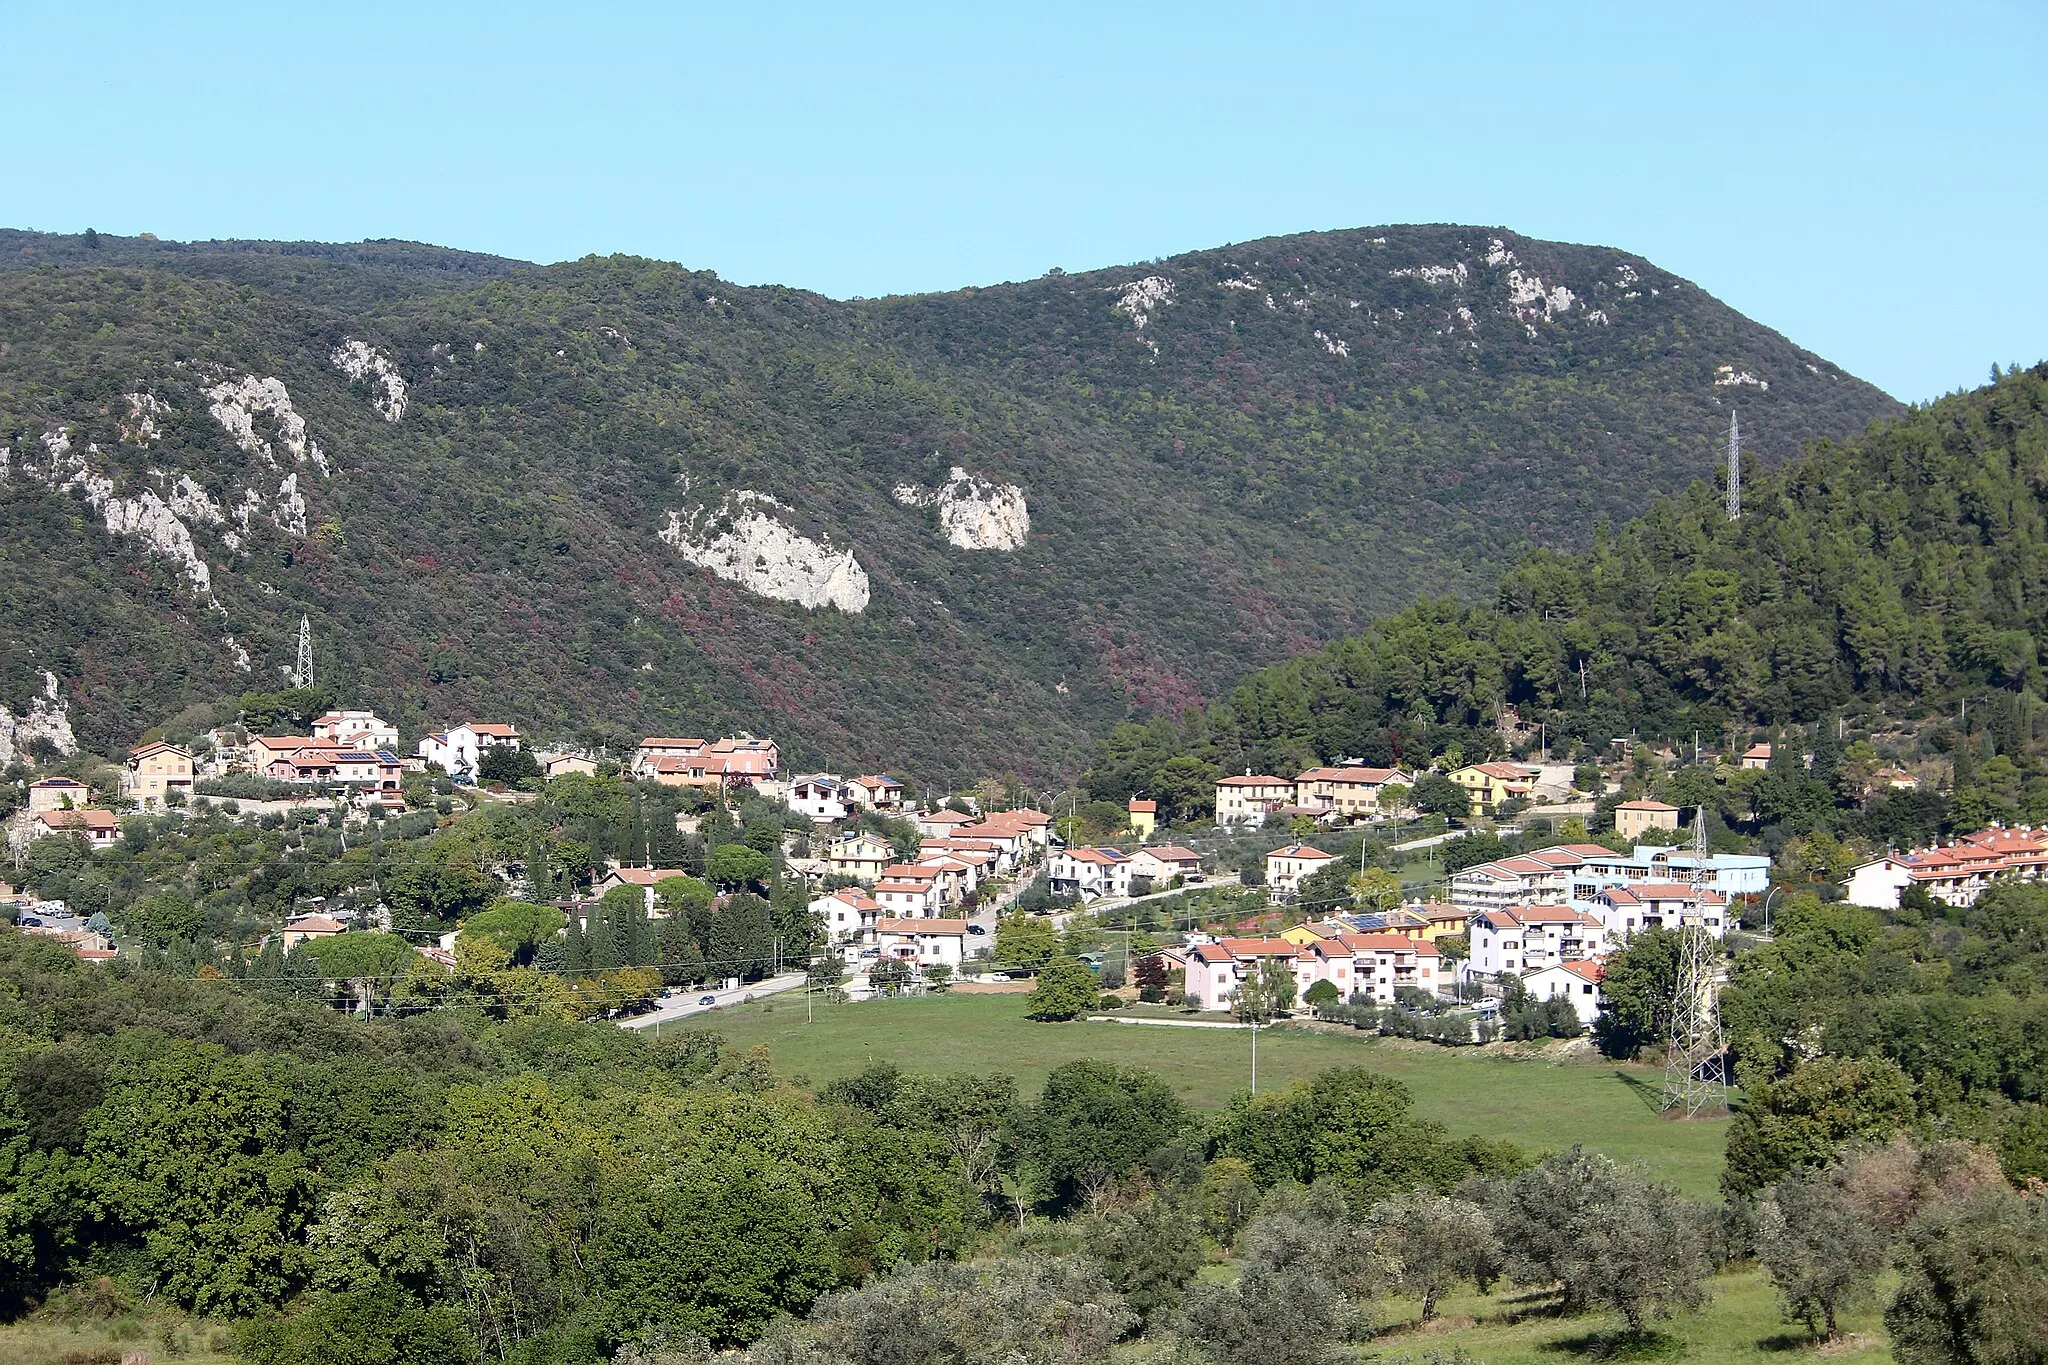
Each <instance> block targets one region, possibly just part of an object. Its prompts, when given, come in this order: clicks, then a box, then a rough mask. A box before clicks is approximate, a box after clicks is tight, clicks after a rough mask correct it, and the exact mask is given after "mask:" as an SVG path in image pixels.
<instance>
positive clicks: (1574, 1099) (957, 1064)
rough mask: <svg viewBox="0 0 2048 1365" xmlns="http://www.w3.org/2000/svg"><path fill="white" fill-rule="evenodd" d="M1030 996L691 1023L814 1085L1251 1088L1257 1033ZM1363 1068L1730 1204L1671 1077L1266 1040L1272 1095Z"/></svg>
mask: <svg viewBox="0 0 2048 1365" xmlns="http://www.w3.org/2000/svg"><path fill="white" fill-rule="evenodd" d="M1024 1000H1025V997H1023V996H1021V995H941V996H927V997H923V998H921V999H910V1000H880V1001H870V1002H866V1003H863V1004H857V1005H820V1006H819V1007H818V1009H817V1019H816V1022H814V1023H810V1024H806V1023H805V1022H804V1006H803V1002H802V1000H801V999H797V1000H794V1001H791V1000H788V999H785V1000H783V1001H782V1002H779V1003H778V1002H774V1001H767V1002H762V1003H760V1004H754V1005H741V1006H737V1007H734V1008H731V1009H724V1010H719V1011H716V1012H714V1013H712V1014H709V1015H700V1016H697V1017H696V1018H694V1019H692V1020H691V1021H690V1022H689V1023H687V1024H684V1025H680V1026H679V1027H683V1028H708V1029H714V1030H716V1031H717V1032H719V1033H722V1034H724V1035H725V1036H726V1038H727V1039H728V1040H729V1041H730V1042H732V1043H733V1044H735V1045H736V1046H739V1047H743V1048H746V1047H754V1046H756V1045H759V1044H766V1045H767V1046H768V1047H769V1049H770V1050H771V1052H772V1053H773V1055H774V1058H775V1066H776V1069H777V1070H778V1071H779V1072H781V1073H782V1074H783V1075H785V1076H790V1077H794V1078H798V1079H801V1080H804V1081H807V1082H809V1083H812V1084H823V1083H824V1082H826V1081H830V1080H833V1079H836V1078H838V1077H840V1076H847V1075H851V1074H853V1073H854V1072H857V1071H860V1070H861V1069H862V1068H864V1067H866V1066H868V1065H869V1064H870V1063H873V1062H894V1063H895V1064H896V1065H898V1066H900V1067H902V1068H904V1069H905V1070H906V1071H1002V1072H1008V1073H1009V1074H1011V1075H1013V1076H1015V1077H1016V1078H1017V1080H1018V1083H1019V1084H1020V1085H1021V1086H1022V1087H1023V1088H1024V1089H1025V1091H1026V1093H1030V1092H1033V1091H1035V1090H1036V1089H1037V1088H1038V1087H1039V1085H1041V1084H1042V1083H1043V1082H1044V1080H1045V1076H1046V1073H1047V1072H1048V1071H1050V1070H1052V1068H1054V1067H1056V1066H1058V1065H1060V1064H1061V1063H1062V1062H1069V1061H1073V1060H1075V1059H1076V1058H1081V1057H1100V1058H1103V1059H1105V1060H1110V1061H1117V1062H1122V1063H1125V1064H1127V1065H1135V1066H1146V1067H1150V1068H1151V1069H1152V1070H1154V1071H1156V1072H1158V1073H1159V1074H1160V1075H1162V1076H1164V1077H1166V1078H1167V1079H1168V1080H1170V1081H1172V1082H1173V1084H1174V1085H1175V1086H1177V1087H1178V1088H1179V1089H1180V1091H1181V1092H1182V1094H1183V1095H1184V1096H1185V1097H1186V1098H1187V1100H1188V1102H1189V1103H1190V1104H1193V1105H1195V1106H1197V1107H1199V1108H1204V1109H1213V1108H1217V1107H1219V1106H1221V1105H1222V1104H1223V1103H1225V1102H1226V1101H1227V1100H1228V1099H1229V1097H1230V1095H1231V1093H1232V1092H1233V1091H1235V1090H1238V1089H1240V1088H1242V1087H1244V1086H1245V1085H1246V1084H1247V1083H1248V1082H1249V1080H1250V1071H1251V1036H1250V1034H1249V1033H1247V1032H1244V1031H1241V1030H1240V1031H1233V1030H1224V1029H1191V1028H1156V1027H1145V1026H1139V1025H1131V1024H1107V1023H1104V1024H1093V1023H1086V1022H1076V1023H1071V1024H1039V1023H1033V1022H1032V1021H1031V1020H1029V1019H1027V1018H1025V1017H1024ZM1360 1065H1363V1066H1369V1067H1372V1068H1373V1069H1374V1070H1377V1071H1384V1072H1386V1073H1387V1074H1388V1075H1392V1076H1397V1077H1399V1078H1400V1079H1401V1080H1402V1081H1403V1082H1404V1083H1406V1084H1407V1086H1408V1087H1409V1089H1410V1090H1412V1091H1413V1092H1414V1094H1415V1103H1416V1108H1417V1110H1418V1111H1419V1112H1420V1113H1421V1114H1422V1115H1424V1116H1425V1117H1427V1118H1432V1119H1435V1120H1436V1121H1437V1122H1439V1123H1442V1124H1443V1125H1445V1126H1446V1127H1447V1128H1449V1129H1450V1130H1451V1131H1452V1132H1454V1133H1460V1134H1463V1133H1482V1134H1485V1135H1487V1136H1489V1137H1504V1138H1511V1139H1513V1140H1514V1141H1516V1142H1519V1143H1521V1144H1523V1145H1524V1146H1527V1147H1530V1148H1535V1149H1546V1148H1553V1147H1563V1146H1567V1145H1569V1144H1571V1143H1573V1142H1583V1143H1585V1144H1586V1145H1587V1146H1588V1147H1592V1148H1595V1149H1597V1150H1599V1151H1602V1152H1605V1153H1606V1154H1608V1155H1609V1156H1612V1157H1614V1158H1616V1159H1617V1160H1626V1161H1639V1162H1641V1163H1643V1164H1644V1165H1645V1166H1648V1167H1649V1168H1650V1169H1651V1170H1653V1171H1654V1172H1655V1173H1656V1174H1657V1175H1658V1176H1659V1177H1661V1178H1663V1179H1665V1180H1669V1181H1671V1182H1672V1183H1673V1184H1675V1185H1678V1186H1679V1187H1680V1188H1682V1189H1684V1190H1685V1191H1686V1192H1687V1193H1688V1194H1691V1195H1694V1196H1696V1197H1698V1198H1702V1199H1714V1198H1717V1197H1718V1194H1719V1180H1720V1174H1721V1153H1722V1146H1723V1143H1724V1141H1725V1130H1726V1128H1727V1122H1726V1120H1724V1119H1711V1120H1695V1121H1693V1122H1689V1123H1677V1122H1673V1121H1671V1120H1668V1119H1664V1118H1660V1117H1659V1116H1658V1114H1657V1098H1658V1093H1659V1089H1660V1087H1661V1085H1662V1081H1663V1077H1662V1073H1661V1072H1660V1071H1659V1070H1658V1069H1657V1068H1654V1067H1641V1066H1622V1065H1617V1064H1615V1063H1613V1062H1605V1061H1599V1060H1592V1061H1566V1062H1560V1061H1556V1060H1553V1059H1549V1058H1537V1059H1522V1060H1517V1059H1511V1058H1506V1057H1501V1056H1498V1055H1492V1054H1482V1053H1481V1052H1480V1051H1479V1050H1478V1049H1476V1048H1457V1049H1451V1048H1438V1047H1434V1046H1431V1045H1429V1044H1409V1043H1401V1042H1395V1041H1393V1040H1390V1039H1383V1038H1378V1037H1373V1036H1369V1035H1366V1034H1358V1033H1341V1034H1325V1033H1314V1032H1309V1031H1306V1030H1297V1029H1288V1028H1280V1029H1268V1030H1265V1031H1263V1032H1262V1033H1261V1034H1260V1035H1259V1084H1260V1086H1261V1088H1267V1087H1272V1086H1278V1085H1284V1084H1286V1083H1287V1082H1289V1081H1294V1080H1299V1079H1302V1078H1304V1077H1307V1076H1312V1075H1314V1074H1315V1073H1316V1072H1318V1071H1321V1070H1322V1069H1323V1068H1325V1067H1331V1066H1360Z"/></svg>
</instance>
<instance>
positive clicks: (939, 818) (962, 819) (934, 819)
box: [917, 810, 974, 825]
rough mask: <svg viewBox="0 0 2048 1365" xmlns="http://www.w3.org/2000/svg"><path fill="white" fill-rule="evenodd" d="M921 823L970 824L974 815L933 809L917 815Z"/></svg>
mask: <svg viewBox="0 0 2048 1365" xmlns="http://www.w3.org/2000/svg"><path fill="white" fill-rule="evenodd" d="M917 822H918V823H919V824H921V825H971V824H973V823H974V817H973V816H971V815H962V814H961V813H960V812H959V811H957V810H935V811H930V812H928V813H926V814H924V815H920V816H918V817H917Z"/></svg>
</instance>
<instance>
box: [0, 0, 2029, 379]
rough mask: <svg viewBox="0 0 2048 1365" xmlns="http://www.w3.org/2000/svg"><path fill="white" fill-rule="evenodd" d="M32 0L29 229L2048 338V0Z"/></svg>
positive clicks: (904, 280) (876, 281)
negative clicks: (1400, 263) (1392, 284)
mask: <svg viewBox="0 0 2048 1365" xmlns="http://www.w3.org/2000/svg"><path fill="white" fill-rule="evenodd" d="M983 9H984V7H981V6H975V5H968V4H959V3H954V4H946V5H931V6H922V5H910V4H893V5H892V4H875V3H870V4H847V3H839V4H831V5H807V4H785V5H767V4H760V3H754V4H748V3H743V2H740V0H729V2H728V3H724V4H719V5H687V4H680V3H678V4H613V5H600V4H585V5H550V6H540V5H531V4H524V3H520V2H519V0H498V3H494V4H488V5H486V4H476V5H454V4H449V5H437V4H433V3H426V2H425V0H418V2H416V3H411V4H403V5H395V4H382V3H374V2H372V0H357V3H351V4H347V5H318V6H314V5H288V4H277V3H271V4H265V5H229V4H207V3H204V0H187V3H184V4H179V5H163V4H152V5H141V4H122V3H78V0H65V2H64V3H45V0H4V3H0V54H4V57H5V70H6V72H7V78H6V94H5V99H6V104H7V109H8V124H9V131H8V133H7V135H6V138H5V148H6V150H5V152H4V154H0V224H4V225H7V226H17V227H29V228H41V229H47V230H60V231H78V230H81V229H83V228H85V227H88V226H91V227H97V228H99V229H100V230H102V231H112V232H120V233H133V232H140V231H152V232H155V233H157V234H158V235H159V236H162V237H178V238H193V237H278V238H317V239H325V240H350V239H357V238H363V237H402V238H413V239H418V240H423V241H430V242H438V243H442V244H445V245H449V246H460V247H467V248H471V249H476V250H483V251H491V252H498V253H502V254H504V255H509V256H518V257H524V258H527V259H534V260H543V261H548V260H560V259H563V258H568V257H575V256H581V255H584V254H587V253H591V252H612V251H624V252H635V253H639V254H643V255H648V256H658V257H663V258H666V259H671V260H677V261H682V262H685V263H686V264H689V265H691V266H694V267H699V268H709V269H713V270H717V271H718V272H719V273H720V274H721V275H724V276H725V277H726V278H729V279H734V280H739V281H744V282H747V283H760V282H769V281H773V282H779V283H785V284H792V285H799V286H803V287H807V288H811V289H817V290H821V291H823V292H825V293H827V294H832V295H838V296H845V295H850V294H868V295H874V294H884V293H896V292H904V291H914V290H922V289H938V288H951V287H955V286H958V285H963V284H980V283H988V282H992V281H997V280H1004V279H1021V278H1029V277H1032V276H1036V275H1039V274H1041V273H1043V272H1044V271H1045V269H1046V268H1047V267H1049V266H1053V265H1059V266H1063V267H1065V268H1067V269H1069V270H1076V269H1082V268H1087V267H1092V266H1100V265H1111V264H1116V263H1120V262H1126V261H1133V260H1142V259H1149V258H1151V257H1154V256H1164V255H1170V254H1172V253H1174V252H1177V251H1184V250H1189V249H1193V248H1197V247H1205V246H1215V245H1220V244H1222V243H1225V242H1231V241H1241V240H1244V239H1246V238H1251V237H1260V236H1267V235H1270V234H1275V233H1284V232H1297V231H1303V230H1307V229H1314V228H1339V227H1355V226H1366V225H1373V224H1380V223H1396V222H1418V221H1420V222H1464V223H1479V224H1501V225H1505V226H1508V227H1512V228H1514V229H1516V230H1518V231H1521V232H1526V233H1530V234H1532V235H1536V236H1543V237H1555V238H1563V239H1567V240H1572V241H1582V242H1599V243H1604V244H1608V245H1613V246H1618V247H1623V248H1626V249H1629V250H1632V251H1636V252H1639V253H1641V254H1642V255H1644V256H1647V257H1649V258H1650V259H1652V260H1654V261H1656V262H1657V263H1658V264H1659V265H1661V266H1664V267H1665V268H1667V269H1670V270H1674V271H1677V272H1678V273H1680V274H1682V275H1686V276H1689V277H1691V278H1692V279H1694V280H1695V281H1697V282H1698V283H1700V284H1701V285H1703V286H1705V287H1706V288H1707V289H1709V290H1711V291H1713V292H1714V293H1715V294H1718V295H1719V296H1720V297H1722V298H1723V299H1726V300H1727V301H1728V302H1730V303H1732V304H1733V305H1735V306H1736V307H1737V308H1740V309H1742V310H1743V311H1744V312H1746V313H1748V314H1750V315H1751V316H1753V317H1755V318H1757V319H1759V320H1761V321H1763V322H1765V323H1767V324H1769V325H1771V326H1773V327H1776V328H1778V329H1779V330H1781V331H1783V332H1785V333H1786V334H1787V335H1789V336H1790V337H1792V338H1793V339H1794V340H1795V341H1797V342H1799V343H1801V344H1803V345H1806V346H1810V347H1812V348H1813V349H1814V350H1816V351H1819V352H1820V353H1822V354H1823V355H1826V356H1828V357H1829V358H1830V359H1832V360H1834V361H1836V362H1837V363H1840V364H1842V365H1844V366H1846V367H1847V368H1849V369H1850V370H1852V371H1854V372H1856V373H1857V374H1860V375H1863V376H1864V377H1866V378H1868V379H1871V380H1873V381H1874V382H1876V383H1878V384H1880V385H1882V386H1883V387H1884V388H1886V389H1888V390H1889V391H1890V392H1892V393H1894V394H1896V395H1897V396H1899V397H1901V398H1906V399H1924V398H1930V397H1933V396H1935V395H1937V394H1939V393H1942V392H1944V391H1947V390H1949V389H1953V388H1957V387H1963V386H1968V385H1972V384H1975V383H1978V382H1980V381H1981V380H1982V379H1983V378H1984V376H1985V373H1986V371H1987V369H1988V367H1989V366H1990V365H1991V363H1992V362H1994V361H1997V362H2001V363H2004V362H2012V361H2020V362H2026V363H2031V362H2033V361H2036V360H2039V359H2041V358H2043V357H2044V355H2048V270H2044V269H2043V267H2042V265H2041V264H2040V257H2041V254H2042V229H2043V224H2044V222H2048V188H2044V187H2048V177H2044V175H2043V174H2042V154H2041V150H2040V137H2041V130H2042V127H2043V124H2044V114H2048V6H2044V5H2042V4H2040V3H2039V0H2026V2H2025V3H2022V2H2020V0H2005V2H2003V3H1999V2H1997V0H1976V2H1971V0H1953V2H1952V3H1946V4H1940V5H1927V4H1918V5H1902V4H1901V5H1892V4H1878V3H1858V4H1819V3H1793V4H1784V3H1778V4H1754V5H1745V4H1737V3H1718V4H1714V5H1660V4H1644V3H1632V4H1614V5H1601V4H1566V3H1556V4H1552V5H1537V4H1523V5H1514V6H1510V5H1500V4H1490V3H1474V2H1471V0H1468V3H1464V4H1459V5H1444V4H1433V3H1420V2H1419V0H1418V2H1417V3H1411V4H1407V5H1402V6H1391V5H1371V4H1356V5H1288V4H1271V3H1269V4H1260V5H1231V6H1225V5H1216V4H1205V3H1201V2H1200V0H1183V2H1182V3H1177V4H1159V5H1149V6H1148V5H1138V4H1130V5H1112V4H1103V3H1096V4H1083V5H1066V4H1056V3H1040V4H1032V5H1016V6H1012V7H1010V9H1009V10H1008V11H1007V12H994V11H989V12H983Z"/></svg>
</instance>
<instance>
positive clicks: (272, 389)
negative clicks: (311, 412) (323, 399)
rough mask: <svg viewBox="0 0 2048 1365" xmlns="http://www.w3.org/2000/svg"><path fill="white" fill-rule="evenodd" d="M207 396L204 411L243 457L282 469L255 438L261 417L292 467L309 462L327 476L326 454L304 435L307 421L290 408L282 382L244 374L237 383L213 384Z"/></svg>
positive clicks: (267, 445) (267, 444) (266, 443)
mask: <svg viewBox="0 0 2048 1365" xmlns="http://www.w3.org/2000/svg"><path fill="white" fill-rule="evenodd" d="M206 396H207V397H208V398H209V399H211V400H212V402H211V403H210V404H209V405H208V407H207V411H208V412H211V413H212V414H213V420H214V421H216V422H219V423H220V424H221V426H222V427H224V428H226V430H227V433H228V434H229V435H230V436H232V437H234V438H235V444H236V445H238V446H240V447H241V448H242V450H243V451H244V452H245V453H246V454H250V455H254V456H256V457H258V458H259V459H261V460H263V461H264V462H265V463H266V464H268V465H269V466H270V467H271V468H272V469H279V468H282V467H283V466H282V465H281V464H280V463H279V461H278V458H277V451H276V448H275V447H274V446H273V445H272V443H271V442H270V441H267V440H265V439H264V438H263V437H262V436H260V435H258V434H257V431H256V418H257V417H258V416H259V415H261V416H264V417H267V418H269V419H270V425H271V427H272V429H273V434H274V437H275V440H276V445H277V446H281V447H283V449H284V451H285V453H286V454H287V455H289V456H291V459H292V463H293V464H297V465H304V464H307V463H308V462H310V463H311V464H312V466H313V468H315V469H317V470H319V471H320V473H321V474H322V475H323V476H324V475H326V474H327V473H328V472H329V471H328V468H327V456H326V454H325V453H324V452H323V451H322V450H321V449H320V443H319V442H318V441H315V440H314V439H313V438H312V437H310V436H308V435H307V434H306V419H305V418H303V417H301V416H299V414H298V412H297V411H296V410H295V409H294V408H293V407H292V396H291V395H290V394H289V393H287V392H285V387H284V382H283V381H282V380H279V379H276V378H269V379H258V378H257V377H256V376H255V375H253V374H245V375H243V376H242V377H241V378H240V379H238V380H232V381H223V382H221V383H219V384H215V385H214V386H213V387H212V388H210V389H208V390H207V391H206Z"/></svg>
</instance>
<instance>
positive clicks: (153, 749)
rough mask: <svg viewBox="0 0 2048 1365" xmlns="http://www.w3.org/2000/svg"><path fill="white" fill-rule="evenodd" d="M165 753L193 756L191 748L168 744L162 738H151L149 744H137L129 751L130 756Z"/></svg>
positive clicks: (138, 756) (145, 756)
mask: <svg viewBox="0 0 2048 1365" xmlns="http://www.w3.org/2000/svg"><path fill="white" fill-rule="evenodd" d="M163 753H171V754H183V755H184V756H185V757H186V758H190V757H192V754H191V752H190V751H189V750H186V749H181V748H179V747H178V746H177V745H175V744H166V743H164V741H162V740H160V739H156V740H151V741H150V742H149V743H147V744H141V745H137V746H136V747H135V748H133V749H130V750H129V751H128V756H129V757H130V758H148V757H149V756H150V755H152V754H163Z"/></svg>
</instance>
